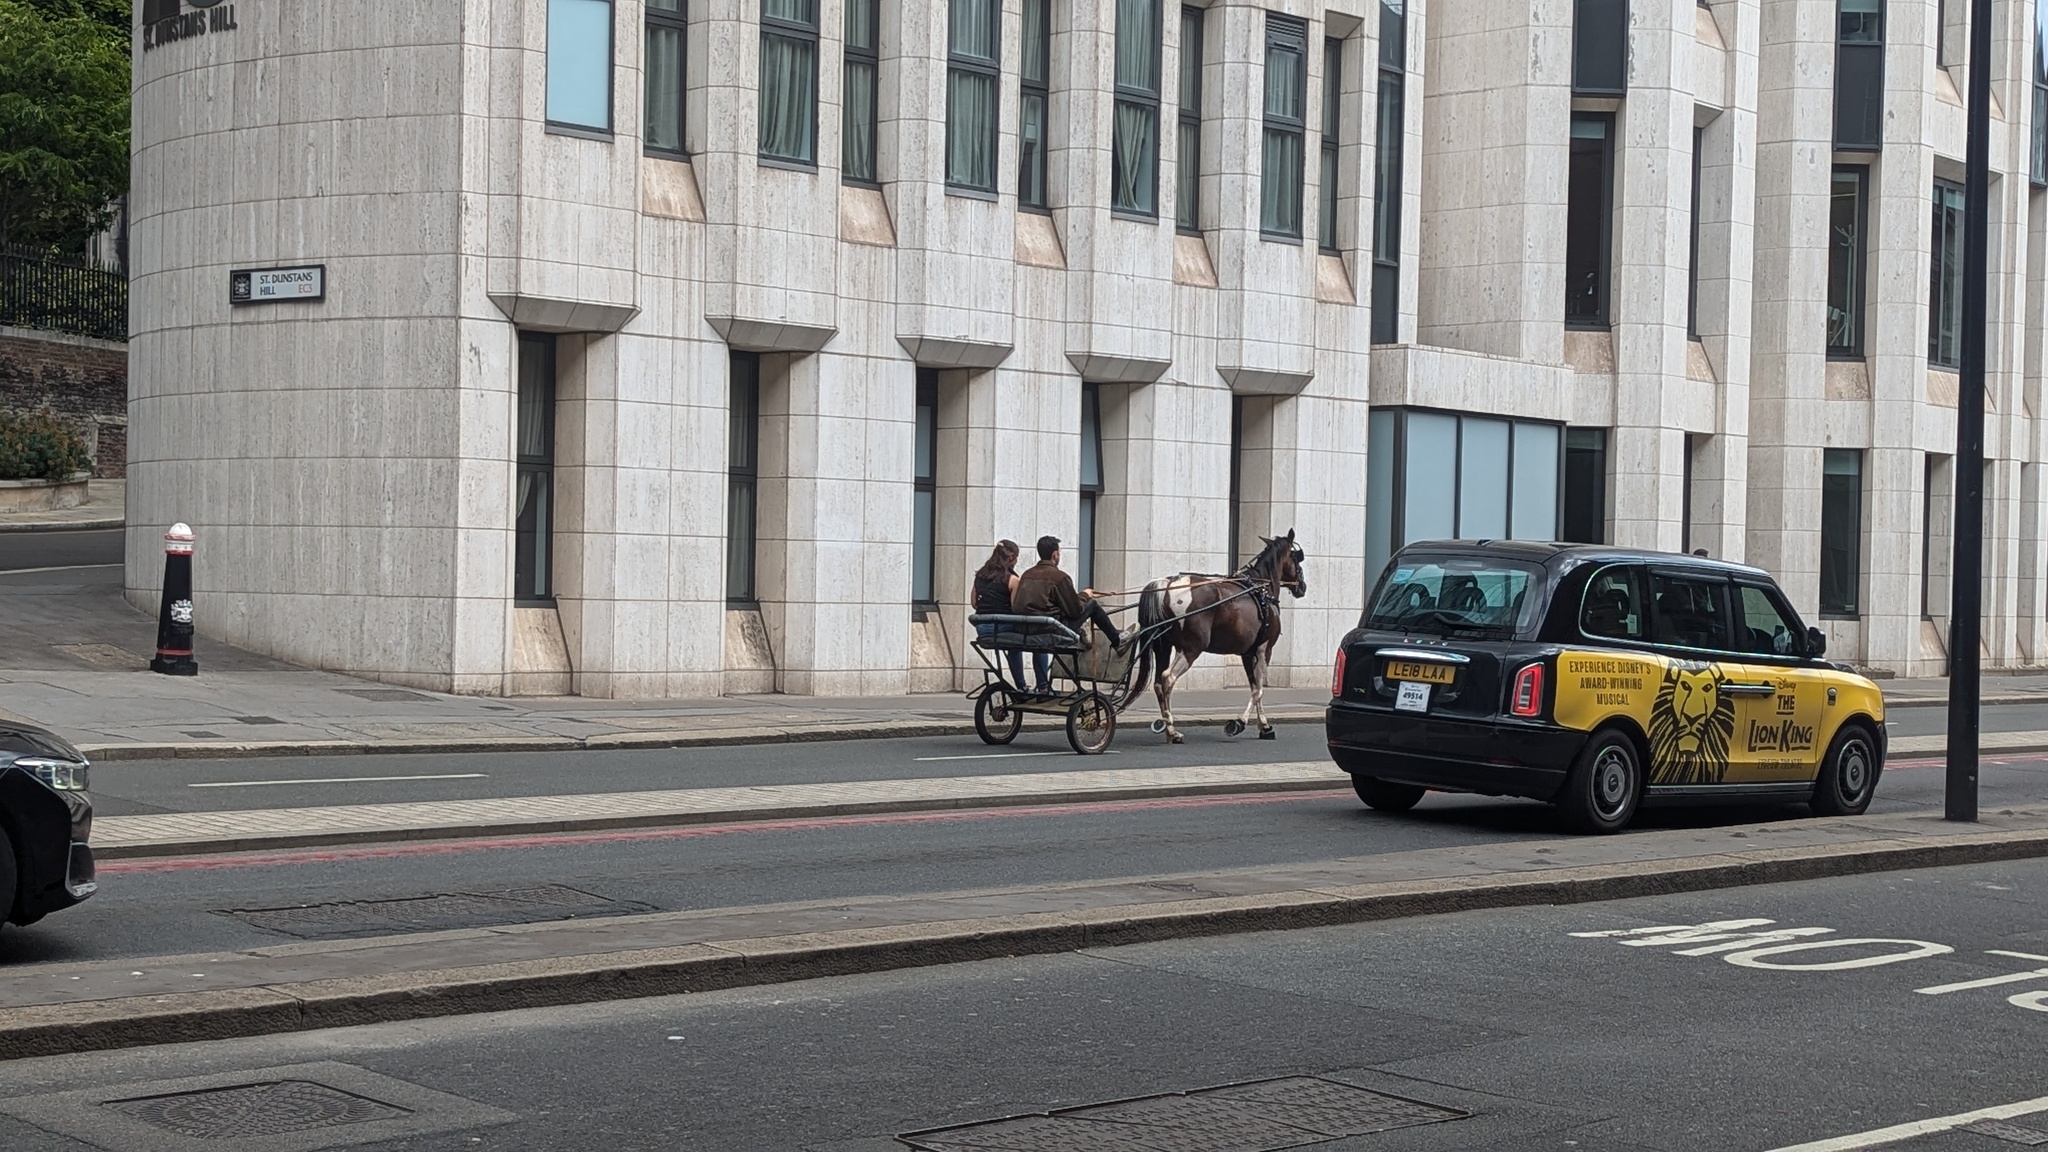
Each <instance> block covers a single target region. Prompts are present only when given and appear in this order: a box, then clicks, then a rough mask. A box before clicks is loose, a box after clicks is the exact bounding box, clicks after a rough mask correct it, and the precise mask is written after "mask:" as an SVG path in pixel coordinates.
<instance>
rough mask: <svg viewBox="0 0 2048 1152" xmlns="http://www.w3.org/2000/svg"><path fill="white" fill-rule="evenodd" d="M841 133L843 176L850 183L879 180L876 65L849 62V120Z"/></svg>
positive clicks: (847, 70) (847, 75)
mask: <svg viewBox="0 0 2048 1152" xmlns="http://www.w3.org/2000/svg"><path fill="white" fill-rule="evenodd" d="M840 131H841V132H842V133H843V134H844V136H843V139H842V140H841V142H840V149H839V151H840V167H841V168H842V169H843V171H842V172H841V175H843V176H845V177H846V178H847V179H849V180H873V179H874V178H875V65H874V63H873V62H872V61H869V60H854V59H848V60H847V61H846V121H845V124H844V125H843V126H842V127H841V129H840Z"/></svg>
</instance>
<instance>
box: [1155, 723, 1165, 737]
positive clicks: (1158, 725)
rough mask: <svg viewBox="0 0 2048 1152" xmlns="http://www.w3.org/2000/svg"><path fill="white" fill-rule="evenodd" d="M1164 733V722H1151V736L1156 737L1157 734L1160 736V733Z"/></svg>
mask: <svg viewBox="0 0 2048 1152" xmlns="http://www.w3.org/2000/svg"><path fill="white" fill-rule="evenodd" d="M1164 731H1166V721H1164V720H1154V721H1153V722H1152V734H1153V735H1154V736H1157V735H1159V734H1160V733H1161V732H1164Z"/></svg>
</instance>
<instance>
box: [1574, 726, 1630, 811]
mask: <svg viewBox="0 0 2048 1152" xmlns="http://www.w3.org/2000/svg"><path fill="white" fill-rule="evenodd" d="M1642 795H1643V759H1642V755H1641V753H1639V752H1638V751H1637V750H1636V742H1635V741H1634V740H1631V739H1629V738H1628V735H1627V734H1626V733H1624V732H1620V731H1617V730H1616V729H1613V728H1606V729H1602V730H1601V731H1599V732H1595V733H1594V734H1593V738H1592V739H1591V740H1588V741H1587V742H1586V747H1585V749H1584V750H1583V751H1581V752H1580V753H1579V758H1578V760H1577V762H1575V763H1574V764H1573V765H1572V770H1571V772H1570V774H1568V775H1567V776H1566V777H1565V778H1564V790H1563V791H1561V792H1559V793H1558V795H1557V810H1558V812H1559V813H1560V814H1562V815H1563V816H1564V822H1565V823H1566V824H1568V825H1570V826H1571V828H1572V830H1573V831H1576V832H1600V833H1605V832H1619V831H1621V830H1622V829H1623V828H1626V827H1628V822H1629V821H1630V820H1633V819H1635V815H1636V802H1637V801H1638V800H1640V799H1641V798H1642Z"/></svg>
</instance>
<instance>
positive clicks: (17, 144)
mask: <svg viewBox="0 0 2048 1152" xmlns="http://www.w3.org/2000/svg"><path fill="white" fill-rule="evenodd" d="M128 28H129V25H128V15H127V5H126V4H125V3H117V2H116V0H0V244H36V245H52V246H63V247H67V248H70V247H77V246H80V245H82V244H84V243H85V241H86V240H87V239H88V238H89V237H91V236H92V235H93V234H95V233H97V232H99V231H100V230H102V229H104V228H105V227H106V226H107V224H108V222H109V221H110V220H111V218H112V215H113V207H112V206H113V204H114V202H115V201H116V200H117V199H119V198H120V197H121V196H123V195H124V194H126V193H127V191H128V92H129V86H128V55H129V50H128V45H129V31H128Z"/></svg>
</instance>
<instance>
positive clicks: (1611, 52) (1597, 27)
mask: <svg viewBox="0 0 2048 1152" xmlns="http://www.w3.org/2000/svg"><path fill="white" fill-rule="evenodd" d="M1572 92H1573V93H1575V94H1577V95H1580V96H1621V95H1624V94H1626V93H1627V92H1628V0H1577V2H1576V6H1575V7H1574V9H1573V12H1572Z"/></svg>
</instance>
